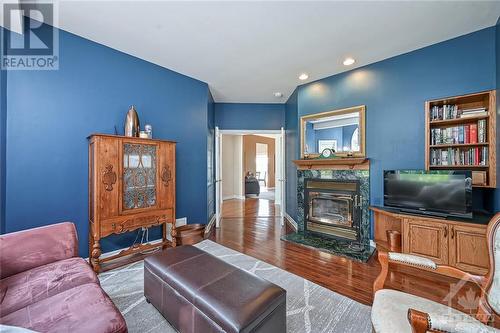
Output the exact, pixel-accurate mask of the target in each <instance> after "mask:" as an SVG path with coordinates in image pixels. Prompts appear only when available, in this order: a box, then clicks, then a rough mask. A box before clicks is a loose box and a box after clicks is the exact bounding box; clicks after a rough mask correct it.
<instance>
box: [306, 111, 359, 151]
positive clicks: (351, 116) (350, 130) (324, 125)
mask: <svg viewBox="0 0 500 333" xmlns="http://www.w3.org/2000/svg"><path fill="white" fill-rule="evenodd" d="M300 128H301V131H300V132H301V133H300V134H301V135H300V139H301V147H300V148H301V149H300V153H301V154H300V156H301V158H315V157H318V156H319V155H320V154H321V153H322V152H323V150H324V149H326V148H329V149H333V150H334V151H335V156H336V157H351V156H352V157H365V106H364V105H360V106H355V107H350V108H346V109H339V110H332V111H327V112H321V113H316V114H312V115H307V116H303V117H301V118H300Z"/></svg>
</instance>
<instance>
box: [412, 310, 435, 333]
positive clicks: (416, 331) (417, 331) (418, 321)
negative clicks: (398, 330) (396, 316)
mask: <svg viewBox="0 0 500 333" xmlns="http://www.w3.org/2000/svg"><path fill="white" fill-rule="evenodd" d="M408 321H409V322H410V326H411V331H412V332H413V333H427V332H428V331H429V330H430V329H431V327H430V326H431V325H430V318H429V315H428V314H427V313H425V312H421V311H417V310H414V309H408Z"/></svg>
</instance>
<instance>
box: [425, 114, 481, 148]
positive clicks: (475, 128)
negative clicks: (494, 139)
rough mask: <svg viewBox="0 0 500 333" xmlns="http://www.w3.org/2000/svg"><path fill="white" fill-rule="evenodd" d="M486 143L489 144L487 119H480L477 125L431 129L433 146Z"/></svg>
mask: <svg viewBox="0 0 500 333" xmlns="http://www.w3.org/2000/svg"><path fill="white" fill-rule="evenodd" d="M485 142H488V136H487V129H486V119H480V120H478V121H477V123H476V124H467V125H460V126H454V127H443V128H432V129H431V145H445V144H464V143H465V144H467V143H485Z"/></svg>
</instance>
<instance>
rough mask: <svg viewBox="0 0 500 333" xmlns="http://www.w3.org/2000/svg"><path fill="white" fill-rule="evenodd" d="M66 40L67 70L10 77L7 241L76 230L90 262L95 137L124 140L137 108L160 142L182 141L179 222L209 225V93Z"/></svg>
mask: <svg viewBox="0 0 500 333" xmlns="http://www.w3.org/2000/svg"><path fill="white" fill-rule="evenodd" d="M59 39H60V40H59V42H60V54H59V58H60V66H59V70H56V71H11V72H9V73H8V76H7V138H8V140H7V156H6V157H7V158H6V160H7V161H8V168H7V187H6V194H7V200H6V232H12V231H17V230H22V229H27V228H32V227H37V226H42V225H46V224H51V223H54V222H59V221H67V220H69V221H73V222H75V223H76V225H77V229H78V236H79V239H80V255H81V256H87V255H88V252H87V248H88V214H87V209H88V208H87V207H88V204H87V201H88V199H87V197H88V189H87V170H88V167H87V163H88V157H87V136H88V135H89V134H91V133H113V132H114V127H115V126H116V127H117V128H118V130H119V132H120V133H122V131H123V121H124V118H125V114H126V112H127V110H128V108H129V106H130V105H132V104H133V105H135V106H136V108H137V110H138V113H139V116H140V121H141V125H142V126H144V124H152V125H153V134H154V137H155V138H161V139H171V140H175V141H177V142H178V144H177V217H178V218H179V217H187V218H188V223H206V221H207V216H208V213H207V138H208V137H209V135H207V129H208V128H209V124H208V122H209V116H208V115H209V114H210V112H211V111H209V110H210V106H209V105H210V103H209V92H208V86H207V84H206V83H204V82H201V81H198V80H195V79H192V78H189V77H187V76H184V75H181V74H179V73H176V72H173V71H170V70H168V69H165V68H163V67H160V66H157V65H154V64H151V63H149V62H146V61H144V60H141V59H138V58H135V57H132V56H129V55H127V54H124V53H121V52H119V51H116V50H113V49H111V48H108V47H105V46H103V45H100V44H97V43H94V42H91V41H89V40H86V39H84V38H81V37H78V36H75V35H72V34H70V33H67V32H64V31H60V33H59ZM155 236H156V237H158V236H159V235H158V233H156V235H155ZM133 238H134V235H124V236H120V237H113V238H112V239H110V240H108V241H106V242H104V243H103V251H110V250H113V249H116V248H121V247H124V246H127V245H130V241H131V240H133Z"/></svg>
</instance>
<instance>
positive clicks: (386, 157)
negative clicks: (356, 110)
mask: <svg viewBox="0 0 500 333" xmlns="http://www.w3.org/2000/svg"><path fill="white" fill-rule="evenodd" d="M495 38H496V36H495V27H491V28H487V29H483V30H480V31H477V32H474V33H471V34H468V35H464V36H461V37H458V38H455V39H452V40H448V41H445V42H442V43H439V44H435V45H432V46H429V47H426V48H423V49H420V50H416V51H413V52H410V53H407V54H403V55H400V56H397V57H394V58H390V59H387V60H384V61H381V62H377V63H374V64H371V65H368V66H365V67H362V68H359V69H355V70H351V71H348V72H345V73H341V74H338V75H334V76H330V77H327V78H325V79H322V80H319V81H316V82H312V83H310V84H306V85H303V86H299V87H298V88H297V89H298V97H297V117H298V118H300V117H301V116H303V115H307V114H312V113H317V112H322V111H327V110H334V109H339V108H346V107H351V106H356V105H366V118H367V119H366V120H367V121H366V137H367V140H366V142H367V155H368V157H369V158H370V161H371V176H370V203H371V204H372V205H382V204H383V179H382V172H383V170H385V169H404V168H410V169H415V168H424V103H425V101H426V100H429V99H435V98H441V97H445V96H454V95H461V94H465V93H472V92H479V91H485V90H491V89H495V88H496V86H497V77H496V69H495V68H496V67H495V66H496V61H497V57H498V54H495V52H496V51H495ZM288 105H290V108H291V109H293V107H292V105H294V102H293V101H290V100H289V102H288V103H287V106H288ZM287 110H288V109H287ZM292 113H293V111H290V115H292ZM287 116H288V112H287ZM287 122H288V123H291V122H292V121H289V120H288V118H287ZM287 128H288V126H287ZM293 142H295V143H296V144H298V140H290V141H288V144H292V143H293ZM290 150H294V151H295V152H296V153H295V156H298V153H297V151H298V147H297V148H295V149H292V148H290ZM291 175H296V173H294V172H289V175H288V179H287V180H288V182H289V183H292V182H293V180H291V178H290V176H291ZM478 191H479V190H478ZM498 191H499V190H498V189H497V190H496V192H497V193H498ZM491 192H492V191H489V192H484V193H481V194H485V195H488V196H489V197H492V193H491ZM288 204H292V203H291V202H290V201H288ZM293 204H295V203H293ZM497 207H498V206H497ZM291 208H292V209H295V207H293V206H292V207H291ZM497 210H498V208H497ZM287 211H290V210H289V207H287Z"/></svg>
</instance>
